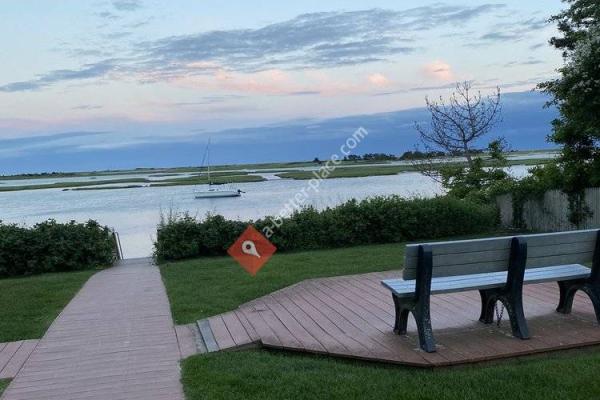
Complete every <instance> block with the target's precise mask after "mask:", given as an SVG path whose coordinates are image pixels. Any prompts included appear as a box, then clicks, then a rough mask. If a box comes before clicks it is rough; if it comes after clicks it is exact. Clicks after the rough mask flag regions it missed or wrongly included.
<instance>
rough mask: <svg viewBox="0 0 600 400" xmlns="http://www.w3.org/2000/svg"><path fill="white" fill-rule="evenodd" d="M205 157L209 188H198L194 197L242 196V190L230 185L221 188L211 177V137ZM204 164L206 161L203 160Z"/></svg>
mask: <svg viewBox="0 0 600 400" xmlns="http://www.w3.org/2000/svg"><path fill="white" fill-rule="evenodd" d="M204 158H205V161H206V166H207V177H208V190H197V191H195V192H194V197H195V198H197V199H215V198H220V197H240V196H241V195H242V193H244V192H242V191H241V190H239V189H236V188H234V187H232V186H231V185H229V187H228V188H221V187H218V186H221V185H218V186H217V187H215V185H213V183H212V179H211V177H210V138H209V139H208V144H207V145H206V152H205V153H204ZM202 165H203V166H204V161H203V162H202Z"/></svg>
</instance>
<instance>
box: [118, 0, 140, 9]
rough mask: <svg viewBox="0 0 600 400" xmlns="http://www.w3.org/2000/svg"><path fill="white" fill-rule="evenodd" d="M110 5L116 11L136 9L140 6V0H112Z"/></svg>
mask: <svg viewBox="0 0 600 400" xmlns="http://www.w3.org/2000/svg"><path fill="white" fill-rule="evenodd" d="M112 5H113V7H114V8H115V9H117V10H118V11H136V10H138V9H140V8H142V2H141V1H140V0H113V2H112Z"/></svg>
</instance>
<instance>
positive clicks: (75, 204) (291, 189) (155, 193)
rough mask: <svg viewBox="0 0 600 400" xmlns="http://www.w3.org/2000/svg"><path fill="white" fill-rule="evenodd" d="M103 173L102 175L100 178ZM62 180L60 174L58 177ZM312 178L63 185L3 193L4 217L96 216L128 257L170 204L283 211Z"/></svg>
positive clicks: (249, 212)
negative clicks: (204, 193) (213, 195)
mask: <svg viewBox="0 0 600 400" xmlns="http://www.w3.org/2000/svg"><path fill="white" fill-rule="evenodd" d="M527 169H528V167H525V166H518V167H512V168H511V173H512V174H513V175H515V176H524V175H525V174H526V173H527ZM99 179H100V178H99ZM53 181H60V179H53ZM307 185H308V181H294V180H287V179H274V180H268V181H265V182H256V183H240V184H236V185H235V186H236V187H238V188H240V189H241V190H243V191H245V192H246V193H245V194H244V195H242V197H239V198H223V199H203V200H197V199H194V187H192V186H172V187H153V188H149V187H144V188H136V189H120V190H98V191H66V192H65V191H62V190H60V189H46V190H32V191H19V192H4V193H0V204H2V206H1V208H0V220H2V221H4V222H14V223H19V224H27V225H33V224H35V223H36V222H40V221H44V220H46V219H48V218H54V219H56V220H57V221H60V222H67V221H70V220H75V221H80V222H83V221H86V220H88V219H95V220H97V221H98V222H100V223H101V224H102V225H108V226H110V227H112V228H114V229H115V230H116V231H117V232H119V234H120V236H121V242H122V245H123V252H124V256H125V257H126V258H131V257H146V256H149V255H150V254H151V253H152V243H153V240H154V239H155V237H156V226H157V224H158V222H159V220H160V215H161V211H162V212H168V211H169V210H170V209H173V210H176V211H179V212H184V211H187V212H189V213H190V214H192V215H197V216H204V215H206V214H207V213H208V212H211V213H219V214H222V215H224V216H225V217H228V218H238V219H244V220H246V219H257V218H261V217H264V216H267V215H275V214H278V213H279V212H280V211H281V209H282V208H283V207H284V206H285V205H286V203H288V202H289V201H290V199H292V198H293V197H294V195H296V193H298V192H300V191H301V190H302V189H303V188H306V187H307ZM309 193H310V194H311V196H310V198H309V199H308V201H307V202H306V204H310V205H313V206H315V207H317V208H325V207H328V206H334V205H336V204H340V203H342V202H344V201H346V200H349V199H352V198H356V199H364V198H367V197H372V196H376V195H392V194H397V195H400V196H403V197H417V196H421V197H431V196H434V195H436V194H440V193H442V188H441V187H440V185H438V184H437V183H436V182H434V181H433V180H431V179H430V178H427V177H424V176H422V175H420V174H418V173H403V174H399V175H392V176H374V177H366V178H351V179H329V180H325V181H322V182H321V185H320V187H319V190H318V192H314V191H309Z"/></svg>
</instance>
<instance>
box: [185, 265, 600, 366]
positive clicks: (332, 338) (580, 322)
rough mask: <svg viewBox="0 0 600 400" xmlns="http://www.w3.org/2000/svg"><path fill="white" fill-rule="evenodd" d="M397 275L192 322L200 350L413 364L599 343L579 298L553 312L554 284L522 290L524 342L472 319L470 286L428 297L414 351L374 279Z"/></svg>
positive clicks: (321, 287)
mask: <svg viewBox="0 0 600 400" xmlns="http://www.w3.org/2000/svg"><path fill="white" fill-rule="evenodd" d="M399 276H400V272H385V273H372V274H365V275H354V276H342V277H334V278H323V279H311V280H306V281H303V282H301V283H298V284H296V285H293V286H290V287H288V288H285V289H282V290H279V291H277V292H274V293H272V294H270V295H267V296H264V297H261V298H259V299H256V300H253V301H251V302H249V303H246V304H244V305H242V306H240V307H239V308H238V309H237V310H235V311H232V312H228V313H225V314H221V315H217V316H214V317H211V318H208V319H205V320H202V321H198V323H197V329H198V330H197V332H199V333H200V335H199V339H198V340H197V345H198V349H199V350H200V351H201V352H214V351H222V350H236V349H240V348H246V347H248V346H253V345H255V346H263V347H265V348H273V349H282V350H289V351H298V352H307V353H314V354H324V355H331V356H335V357H344V358H353V359H361V360H369V361H377V362H386V363H394V364H401V365H406V366H413V367H426V368H427V367H440V366H450V365H457V364H466V363H476V362H482V361H488V360H496V359H502V358H509V357H516V356H525V355H530V354H536V353H543V352H550V351H557V350H564V349H572V348H579V347H584V346H592V345H598V344H600V326H598V324H597V322H596V318H595V315H594V311H593V307H592V304H591V302H590V301H589V299H588V298H587V297H586V296H585V295H580V294H578V295H577V297H576V299H575V303H574V306H573V313H572V314H571V315H563V314H559V313H557V312H556V311H555V307H556V304H558V297H559V292H558V286H557V285H556V284H555V283H550V284H538V285H528V286H525V289H524V302H525V314H526V317H527V320H528V322H529V330H530V333H531V335H532V338H531V339H530V340H519V339H515V338H513V337H512V335H511V330H510V323H509V321H508V320H507V317H505V319H504V320H503V321H502V322H501V324H500V326H499V327H498V326H497V325H496V324H495V323H494V324H493V325H484V324H482V323H480V322H479V320H478V319H479V313H480V298H479V293H478V292H477V291H474V292H463V293H455V294H447V295H438V296H433V297H432V304H431V315H432V324H433V328H434V334H435V337H436V341H437V344H438V349H437V352H436V353H425V352H423V351H422V350H420V349H419V345H418V339H417V334H416V327H415V325H414V321H412V318H411V321H410V324H409V331H408V334H407V335H406V336H398V335H395V334H394V333H393V331H392V329H393V324H394V307H393V303H392V299H391V295H390V293H389V291H388V290H387V289H385V288H383V287H382V286H381V284H380V281H381V280H382V279H390V278H397V277H399Z"/></svg>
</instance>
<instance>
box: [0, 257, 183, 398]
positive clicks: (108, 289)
mask: <svg viewBox="0 0 600 400" xmlns="http://www.w3.org/2000/svg"><path fill="white" fill-rule="evenodd" d="M179 359H180V350H179V346H178V343H177V336H176V334H175V329H174V326H173V320H172V318H171V311H170V308H169V302H168V299H167V295H166V291H165V288H164V286H163V283H162V280H161V276H160V271H159V270H158V268H157V267H156V266H154V265H152V264H151V261H150V260H148V259H143V260H142V259H140V260H129V261H127V262H123V263H121V264H120V265H119V266H116V267H113V268H111V269H108V270H105V271H101V272H99V273H97V274H95V275H94V276H93V277H92V278H91V279H90V280H89V281H88V282H87V283H86V284H85V285H84V287H83V288H82V290H81V291H80V292H79V293H78V294H77V296H75V298H74V299H73V300H72V301H71V302H70V303H69V305H68V306H67V307H66V308H65V309H64V310H63V312H62V313H61V314H60V316H59V317H58V318H57V319H56V320H55V321H54V323H53V324H52V326H51V327H50V329H49V330H48V332H46V335H45V336H44V337H43V338H42V339H41V340H40V342H39V344H38V345H37V347H36V348H35V350H34V351H33V353H32V354H31V356H30V357H29V359H28V360H27V361H26V362H25V365H24V366H23V367H22V368H21V370H20V371H19V373H18V374H17V376H16V378H15V379H14V380H13V381H12V383H11V384H10V386H9V387H8V388H7V389H6V391H5V393H4V395H3V397H2V400H25V399H26V400H36V399H43V400H71V399H73V400H74V399H86V400H95V399H102V400H119V399H128V400H129V399H140V400H142V399H143V400H152V399H168V400H178V399H183V390H182V387H181V384H180V382H179V379H180V371H179Z"/></svg>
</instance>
